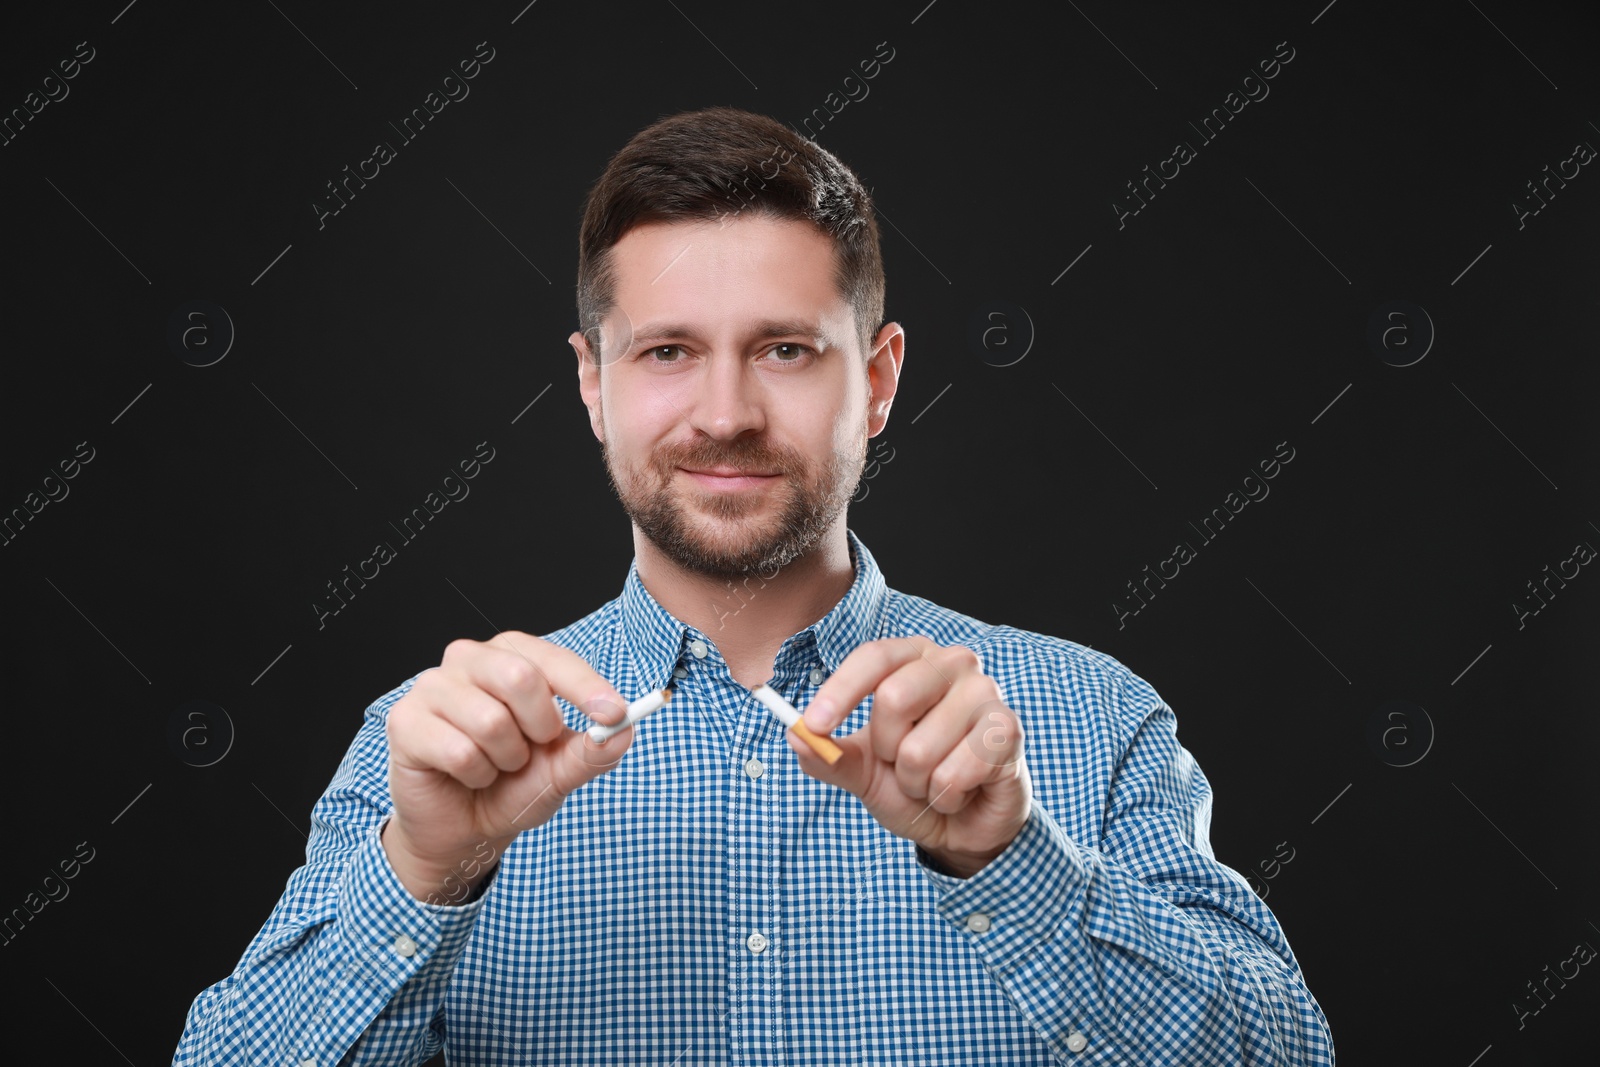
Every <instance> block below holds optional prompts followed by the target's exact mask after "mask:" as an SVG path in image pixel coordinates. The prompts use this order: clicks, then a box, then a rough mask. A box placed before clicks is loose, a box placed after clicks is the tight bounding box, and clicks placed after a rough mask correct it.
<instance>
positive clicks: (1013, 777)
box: [928, 721, 1026, 815]
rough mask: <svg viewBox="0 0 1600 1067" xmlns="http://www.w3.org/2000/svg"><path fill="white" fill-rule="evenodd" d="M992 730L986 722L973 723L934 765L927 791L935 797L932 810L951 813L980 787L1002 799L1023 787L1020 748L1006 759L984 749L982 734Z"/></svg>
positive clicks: (975, 794) (990, 725)
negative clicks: (1015, 756) (993, 755)
mask: <svg viewBox="0 0 1600 1067" xmlns="http://www.w3.org/2000/svg"><path fill="white" fill-rule="evenodd" d="M993 729H994V727H993V725H992V724H991V723H989V722H986V721H979V722H977V723H976V724H974V725H973V727H972V729H971V730H969V731H968V732H967V734H966V735H965V736H964V737H963V738H962V739H961V741H960V743H958V744H957V745H956V746H955V747H954V748H953V749H952V750H951V751H950V752H949V754H948V755H946V756H945V758H944V759H943V760H942V761H940V763H939V765H938V766H937V767H936V768H934V771H933V774H932V775H930V776H929V778H928V791H929V793H930V795H932V796H933V797H934V798H935V800H934V802H933V808H934V810H935V811H938V812H940V813H942V814H945V815H953V814H955V813H956V812H958V811H960V810H961V809H962V808H964V807H966V806H967V804H968V803H969V802H970V801H971V800H972V798H973V797H975V796H977V795H978V794H979V792H980V791H983V790H988V791H989V792H991V793H993V794H994V797H995V799H996V800H997V801H1002V802H1003V801H1004V800H1005V799H1006V798H1008V797H1010V796H1012V795H1014V794H1015V792H1016V790H1017V789H1020V788H1022V787H1023V783H1022V779H1023V778H1024V777H1025V776H1026V770H1025V768H1024V765H1023V763H1022V760H1021V758H1020V755H1021V750H1020V747H1019V748H1018V749H1017V756H1018V758H1015V759H1011V760H1009V761H1006V762H996V761H994V760H992V758H991V757H990V755H989V753H988V751H987V750H986V749H985V747H984V745H985V739H984V733H985V731H992V730H993Z"/></svg>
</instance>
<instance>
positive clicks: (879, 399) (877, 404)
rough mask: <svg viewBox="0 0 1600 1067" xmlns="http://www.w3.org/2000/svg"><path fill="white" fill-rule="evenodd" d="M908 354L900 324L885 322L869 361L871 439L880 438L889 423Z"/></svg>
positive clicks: (868, 403)
mask: <svg viewBox="0 0 1600 1067" xmlns="http://www.w3.org/2000/svg"><path fill="white" fill-rule="evenodd" d="M905 355H906V332H905V330H904V329H902V328H901V326H900V324H899V323H898V322H890V323H885V324H884V326H883V328H882V329H881V330H879V331H878V336H877V337H876V338H874V339H873V342H872V356H871V357H870V358H869V359H868V360H867V388H868V390H869V392H868V396H867V436H868V437H876V436H877V435H878V434H879V433H881V432H882V431H883V427H884V424H885V423H887V422H888V421H889V407H890V405H891V404H893V403H894V394H895V391H896V390H897V389H899V387H900V364H901V361H903V360H904V359H905Z"/></svg>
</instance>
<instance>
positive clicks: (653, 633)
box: [619, 527, 888, 689]
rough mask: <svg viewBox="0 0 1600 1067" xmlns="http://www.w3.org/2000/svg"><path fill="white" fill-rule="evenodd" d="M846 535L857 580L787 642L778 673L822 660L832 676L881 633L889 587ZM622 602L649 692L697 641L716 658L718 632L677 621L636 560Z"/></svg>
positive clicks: (625, 628) (626, 632) (625, 627)
mask: <svg viewBox="0 0 1600 1067" xmlns="http://www.w3.org/2000/svg"><path fill="white" fill-rule="evenodd" d="M845 535H846V537H847V538H848V539H849V542H850V550H851V554H852V556H853V558H854V561H855V574H856V576H855V580H854V581H853V582H851V584H850V588H849V590H848V591H847V592H846V593H845V595H844V596H843V597H842V598H840V600H839V602H838V603H837V604H835V605H834V606H833V608H832V609H831V610H829V611H828V613H827V614H825V615H823V616H822V618H820V619H818V620H817V621H816V622H814V623H812V624H811V625H810V626H807V627H806V628H805V629H803V630H801V631H800V632H799V633H797V634H794V635H793V636H792V637H789V638H787V639H785V640H784V642H783V645H782V646H781V647H780V648H779V650H778V655H777V658H776V661H775V662H774V664H773V670H774V672H782V671H797V670H801V669H804V668H809V667H814V666H816V665H817V662H818V661H819V660H820V662H821V665H822V667H823V669H824V670H825V671H826V672H827V673H829V674H832V673H833V672H834V671H836V670H838V668H839V663H840V662H841V661H842V660H843V659H844V658H845V657H846V656H848V655H849V654H850V653H851V652H852V651H853V650H854V649H855V648H856V646H857V645H860V644H863V643H865V642H867V641H872V640H875V639H876V638H878V637H879V636H881V635H882V632H883V623H884V618H883V616H884V611H885V609H886V608H887V606H888V595H887V594H888V586H887V584H886V583H885V581H884V577H883V572H882V571H881V570H879V569H878V562H877V560H875V559H874V558H873V556H872V553H871V552H869V551H868V550H867V546H866V545H865V544H863V543H862V541H861V539H860V538H859V537H857V536H856V534H855V531H854V530H851V529H849V528H848V527H847V528H846V529H845ZM759 581H760V579H759V578H755V579H753V580H752V585H751V588H752V589H759V586H758V585H755V584H754V583H756V582H759ZM729 595H730V596H731V595H733V594H731V593H730V594H729ZM619 600H620V603H621V615H622V621H621V626H622V633H623V638H624V640H625V641H626V643H627V646H628V651H629V652H630V653H631V655H632V658H633V662H634V666H635V668H636V671H637V674H638V678H639V680H640V681H641V682H643V683H645V686H647V687H648V688H651V689H654V688H659V687H661V686H664V685H667V684H668V683H670V682H672V681H673V676H672V670H673V668H674V667H675V666H677V664H678V662H679V660H680V659H681V658H682V657H683V656H684V655H685V654H686V653H685V649H687V648H689V647H691V646H692V645H693V643H694V642H695V641H704V642H705V644H706V646H707V650H708V654H709V655H716V654H717V653H716V652H715V646H716V637H717V635H716V634H715V633H704V632H702V631H700V630H699V629H698V628H696V627H694V626H690V625H689V624H687V623H685V622H683V621H682V620H680V619H678V618H677V617H676V616H674V615H673V614H672V613H671V612H669V611H667V609H666V608H664V607H662V606H661V604H660V602H658V601H657V600H656V598H655V597H653V596H651V595H650V592H649V590H647V589H645V587H644V582H643V581H642V580H641V579H640V578H639V559H638V557H637V556H635V557H634V559H633V563H632V564H631V565H630V566H629V568H628V578H627V581H626V582H625V583H624V584H623V587H622V595H621V597H620V598H619Z"/></svg>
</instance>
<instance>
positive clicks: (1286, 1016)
mask: <svg viewBox="0 0 1600 1067" xmlns="http://www.w3.org/2000/svg"><path fill="white" fill-rule="evenodd" d="M1117 691H1118V693H1119V695H1120V698H1121V705H1122V706H1121V707H1119V708H1117V709H1116V710H1117V711H1118V712H1120V713H1123V714H1126V715H1128V716H1129V718H1130V720H1131V721H1133V722H1135V723H1136V724H1137V725H1136V727H1135V728H1134V729H1133V732H1132V737H1131V740H1130V742H1129V743H1128V745H1127V747H1126V750H1125V751H1124V752H1123V754H1122V756H1121V758H1120V760H1119V761H1118V763H1117V766H1116V771H1115V774H1114V776H1113V778H1112V783H1111V788H1110V795H1109V797H1108V799H1107V805H1106V817H1105V821H1104V829H1103V832H1102V835H1101V840H1100V841H1099V843H1098V847H1094V846H1089V845H1086V844H1082V843H1079V842H1074V841H1073V840H1072V839H1071V838H1070V837H1069V836H1068V834H1067V833H1066V831H1065V830H1063V828H1062V827H1061V825H1060V823H1058V822H1057V821H1056V819H1055V818H1054V817H1053V816H1052V815H1051V814H1050V812H1048V811H1047V810H1045V808H1044V807H1043V806H1041V805H1040V803H1039V801H1038V800H1037V799H1035V800H1034V801H1033V804H1032V807H1031V810H1030V812H1029V816H1028V820H1027V822H1026V823H1025V824H1024V825H1023V828H1022V830H1021V832H1020V833H1019V834H1018V835H1017V837H1016V838H1015V839H1014V840H1013V841H1012V842H1011V844H1010V845H1009V846H1007V848H1006V850H1005V851H1004V852H1002V853H1001V854H1000V855H999V856H998V857H996V858H995V859H994V860H992V861H991V862H990V863H989V864H988V865H987V866H986V867H984V868H983V869H982V870H981V871H979V872H978V873H977V874H975V875H973V876H972V877H970V878H967V879H960V878H955V877H951V876H949V875H947V874H943V873H940V872H939V871H937V870H935V869H934V868H932V867H931V866H930V865H929V863H928V862H927V859H926V858H924V862H923V871H924V874H925V875H926V876H927V877H928V878H929V879H930V880H931V881H932V883H933V884H934V887H935V889H936V890H937V892H938V894H939V911H940V913H941V914H942V915H943V916H944V918H945V919H946V920H947V921H949V922H950V923H952V924H954V925H955V926H956V928H957V929H958V930H959V931H960V932H961V934H962V936H964V937H965V938H966V939H967V941H968V943H969V944H970V945H971V946H972V950H973V951H974V952H976V953H977V954H978V955H979V957H980V958H981V959H982V961H983V964H984V967H985V969H986V970H988V972H989V974H990V975H991V976H992V977H993V978H994V980H995V981H996V982H998V983H999V984H1000V986H1001V987H1002V989H1004V991H1005V993H1006V995H1007V997H1008V998H1009V999H1010V1000H1011V1002H1012V1003H1013V1004H1015V1005H1016V1007H1017V1009H1018V1010H1019V1011H1020V1012H1021V1013H1022V1014H1023V1016H1024V1017H1026V1018H1027V1019H1028V1020H1029V1022H1030V1023H1031V1024H1032V1025H1033V1027H1034V1028H1035V1030H1036V1031H1037V1032H1038V1033H1039V1034H1040V1035H1041V1036H1042V1037H1043V1039H1044V1040H1045V1041H1046V1042H1047V1043H1048V1044H1049V1046H1050V1048H1051V1050H1052V1052H1053V1053H1054V1055H1055V1058H1056V1060H1057V1062H1059V1063H1061V1064H1077V1065H1084V1067H1087V1065H1090V1064H1096V1065H1099V1064H1150V1063H1185V1064H1201V1063H1204V1064H1239V1065H1247V1067H1268V1065H1272V1067H1288V1065H1291V1064H1292V1065H1296V1067H1299V1065H1303V1064H1315V1065H1325V1067H1332V1064H1333V1062H1334V1060H1333V1040H1332V1036H1331V1035H1330V1033H1329V1030H1328V1022H1327V1019H1326V1017H1325V1016H1324V1015H1323V1012H1322V1008H1321V1007H1320V1006H1319V1005H1318V1004H1317V1002H1316V999H1315V998H1314V997H1313V996H1312V995H1311V992H1310V990H1308V989H1307V988H1306V985H1305V980H1304V978H1303V977H1302V975H1301V973H1300V967H1299V964H1298V963H1297V962H1296V960H1295V957H1294V953H1293V952H1292V951H1291V950H1290V948H1289V945H1288V942H1287V941H1286V939H1285V938H1284V936H1283V931H1282V929H1281V928H1280V927H1279V925H1278V922H1277V920H1276V919H1275V918H1274V917H1273V915H1272V912H1271V911H1269V910H1268V908H1267V906H1266V905H1265V904H1264V903H1263V902H1262V901H1261V900H1260V899H1259V898H1258V897H1257V896H1256V894H1255V893H1254V892H1253V891H1252V890H1251V889H1250V888H1249V884H1248V883H1247V882H1246V881H1245V879H1244V877H1243V876H1242V875H1240V874H1238V873H1237V872H1235V871H1233V870H1232V869H1230V868H1228V867H1227V866H1225V865H1223V864H1222V863H1220V862H1218V861H1217V859H1216V858H1215V856H1214V854H1213V853H1212V850H1211V844H1210V840H1209V836H1208V835H1209V829H1210V821H1211V787H1210V785H1209V784H1208V783H1207V781H1206V778H1205V775H1204V774H1203V773H1202V772H1201V770H1200V767H1199V765H1198V764H1197V763H1196V762H1195V760H1194V757H1193V756H1192V755H1191V754H1190V753H1189V752H1188V750H1187V749H1185V748H1183V747H1182V746H1181V745H1180V744H1179V743H1178V740H1177V721H1176V717H1175V716H1174V714H1173V712H1172V709H1171V708H1170V707H1168V706H1167V704H1166V703H1165V702H1164V701H1162V700H1161V698H1160V697H1158V696H1156V694H1155V692H1154V690H1153V689H1151V688H1150V686H1149V685H1148V683H1145V682H1144V681H1143V680H1142V679H1138V678H1137V677H1136V676H1132V675H1131V674H1130V675H1128V676H1127V677H1126V678H1123V679H1121V680H1119V683H1118V686H1117ZM919 854H920V853H919Z"/></svg>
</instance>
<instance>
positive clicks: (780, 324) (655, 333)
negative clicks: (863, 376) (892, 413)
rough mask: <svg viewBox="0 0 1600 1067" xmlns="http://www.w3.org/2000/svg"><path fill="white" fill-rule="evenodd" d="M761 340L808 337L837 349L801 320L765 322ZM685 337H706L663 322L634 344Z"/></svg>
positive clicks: (638, 333)
mask: <svg viewBox="0 0 1600 1067" xmlns="http://www.w3.org/2000/svg"><path fill="white" fill-rule="evenodd" d="M752 332H753V333H754V335H755V336H756V337H757V338H762V339H764V338H769V337H807V338H810V339H811V340H813V341H816V342H817V345H818V347H819V348H835V347H837V345H836V343H835V341H834V339H833V338H832V337H831V336H830V335H829V334H828V333H827V331H825V330H823V329H822V327H820V326H818V325H817V324H816V323H814V322H805V321H802V320H800V319H763V320H762V321H760V322H758V323H756V324H755V326H754V328H753V331H752ZM677 337H681V338H684V339H686V340H689V341H696V342H700V343H702V344H703V343H704V342H705V340H706V338H705V336H704V335H703V334H701V333H700V332H699V331H698V330H696V329H695V328H694V327H692V326H686V325H682V324H679V323H672V322H660V323H656V322H653V323H650V324H648V325H646V326H643V327H641V328H640V329H638V330H635V331H634V334H633V344H634V345H635V346H638V345H641V344H644V345H651V346H653V345H655V344H656V343H658V342H661V341H666V340H670V339H672V338H677Z"/></svg>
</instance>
